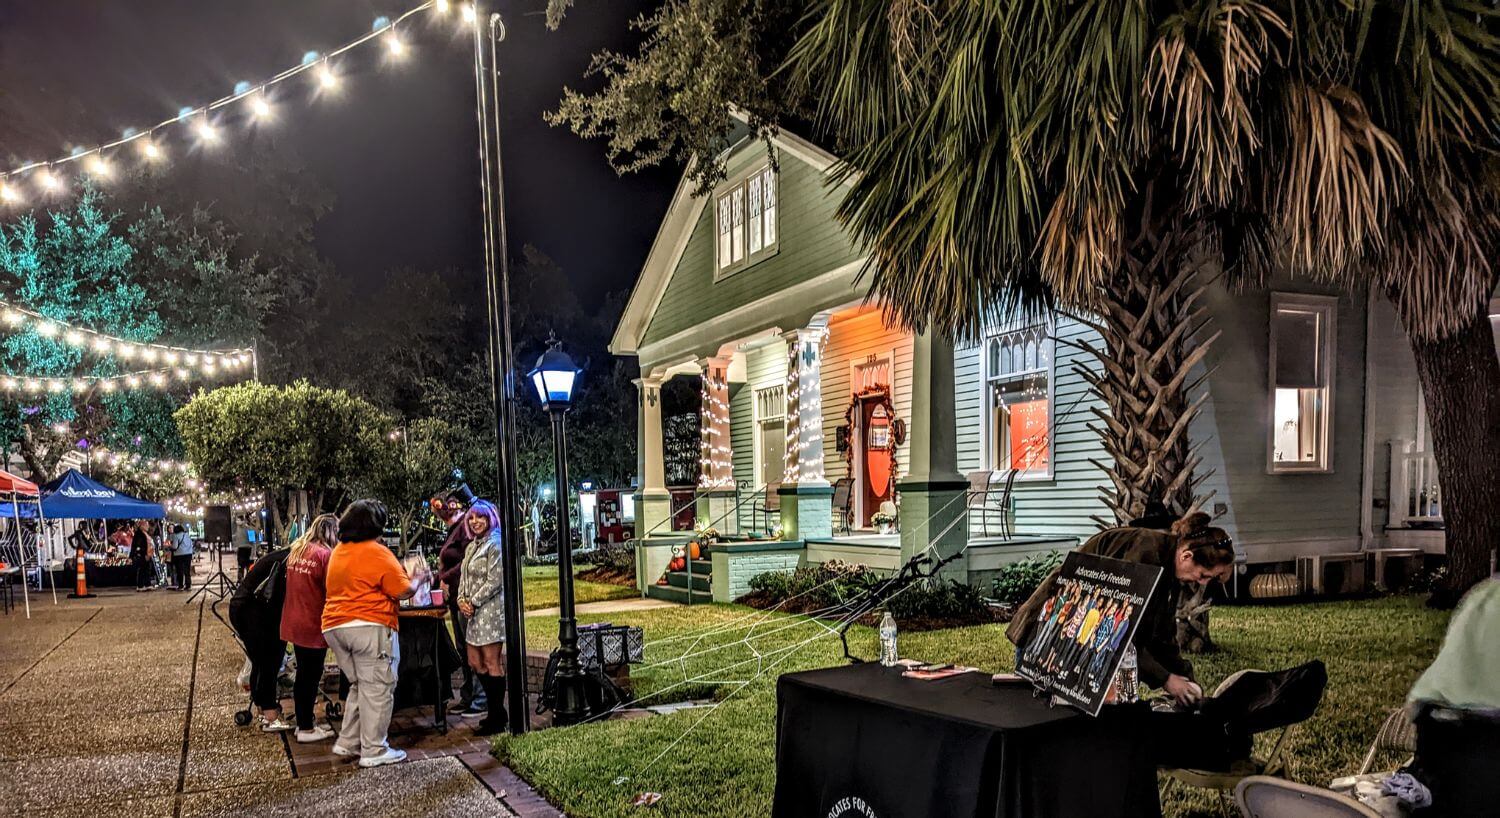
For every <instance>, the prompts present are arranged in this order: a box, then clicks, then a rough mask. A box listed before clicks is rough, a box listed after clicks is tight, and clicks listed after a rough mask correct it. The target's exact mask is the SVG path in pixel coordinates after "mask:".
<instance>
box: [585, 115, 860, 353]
mask: <svg viewBox="0 0 1500 818" xmlns="http://www.w3.org/2000/svg"><path fill="white" fill-rule="evenodd" d="M772 149H773V150H775V151H776V156H777V163H778V179H777V188H778V191H777V193H778V195H777V203H778V204H777V207H778V217H777V226H778V229H777V233H778V245H777V250H776V252H775V254H774V255H771V256H769V257H766V258H764V259H761V260H758V261H757V262H756V263H754V264H751V265H750V266H748V267H744V268H742V269H737V270H735V271H734V272H732V273H731V274H728V275H718V276H716V260H715V256H714V248H715V240H716V238H717V236H716V231H715V213H714V207H713V202H712V197H708V196H704V197H694V196H693V195H692V185H691V183H690V182H689V181H688V179H687V174H684V177H683V179H682V181H681V182H679V184H678V188H677V192H676V194H675V195H674V197H673V201H672V204H671V206H670V207H669V208H668V211H667V216H666V218H665V219H664V220H663V222H662V226H661V229H660V230H659V231H658V233H657V237H656V241H655V242H654V243H653V245H652V248H651V253H650V255H649V256H648V258H647V262H646V266H645V267H644V268H643V270H642V272H641V276H640V279H639V280H638V282H637V284H636V287H635V290H634V291H633V292H632V293H631V297H630V302H629V304H628V305H627V307H626V311H625V315H624V316H622V318H621V320H620V324H619V326H618V328H617V329H616V332H615V336H614V339H613V341H612V343H611V351H612V352H614V353H615V354H617V355H631V354H639V353H640V352H641V348H642V347H645V346H648V345H652V344H660V342H662V341H663V340H664V339H669V338H672V337H673V336H674V335H678V334H680V333H683V332H685V331H688V330H691V329H693V328H694V327H697V326H699V325H701V324H702V323H703V322H704V321H705V319H707V318H709V317H710V316H722V315H724V314H726V313H728V312H730V311H732V310H735V309H737V308H741V307H745V306H747V305H750V304H752V303H755V302H757V301H759V300H761V299H764V298H766V297H767V296H773V295H775V294H777V293H780V292H782V291H785V290H787V289H789V288H791V287H794V286H796V285H798V284H804V283H806V282H809V281H811V280H813V279H816V278H818V277H819V276H823V275H825V274H827V273H830V272H832V271H836V270H844V269H848V268H851V267H857V266H858V262H860V260H861V259H862V255H861V254H860V253H859V251H858V250H857V248H856V246H855V244H854V243H853V242H852V241H851V240H850V238H849V236H848V235H847V233H846V231H844V230H843V229H842V228H841V226H840V225H839V224H838V222H837V220H836V219H835V218H834V212H835V211H836V209H837V207H838V205H839V202H840V201H841V200H842V198H843V191H842V190H841V189H839V188H836V187H831V186H830V185H829V184H828V182H827V180H826V177H825V171H826V170H827V169H828V168H829V167H830V166H831V165H832V164H833V163H834V162H835V161H836V159H835V157H833V156H832V155H831V154H828V153H826V152H825V151H822V150H821V149H819V148H817V147H816V146H813V145H812V144H811V143H808V142H806V141H805V140H802V139H800V138H798V137H796V136H794V135H792V134H789V133H785V132H783V133H780V134H778V135H777V136H776V137H774V138H773V139H772ZM768 161H769V159H768V156H767V151H766V146H765V144H764V143H763V142H760V141H758V140H756V139H754V138H753V137H750V136H749V135H748V130H746V131H745V138H742V139H740V140H739V141H737V142H736V143H735V146H734V147H733V148H731V150H730V152H729V155H728V157H727V160H726V170H727V172H728V175H729V179H731V180H733V179H735V178H742V177H743V176H744V175H746V174H747V173H749V172H751V171H753V170H756V169H758V168H761V167H763V166H765V165H766V163H767V162H768ZM841 292H842V293H844V294H843V295H842V296H841V297H843V298H844V299H845V300H847V298H848V295H847V292H848V291H847V288H845V289H843V290H841ZM643 363H645V362H644V361H643Z"/></svg>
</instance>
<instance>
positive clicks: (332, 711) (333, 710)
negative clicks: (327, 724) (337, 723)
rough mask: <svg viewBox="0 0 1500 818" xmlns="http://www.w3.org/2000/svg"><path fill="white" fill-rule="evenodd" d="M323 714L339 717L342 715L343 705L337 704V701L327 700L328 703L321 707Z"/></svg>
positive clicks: (329, 716) (332, 717) (333, 717)
mask: <svg viewBox="0 0 1500 818" xmlns="http://www.w3.org/2000/svg"><path fill="white" fill-rule="evenodd" d="M323 715H325V716H327V717H328V718H330V719H341V718H343V717H344V706H343V705H342V704H339V703H338V702H329V703H328V705H327V706H326V707H324V708H323Z"/></svg>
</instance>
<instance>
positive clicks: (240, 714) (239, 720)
mask: <svg viewBox="0 0 1500 818" xmlns="http://www.w3.org/2000/svg"><path fill="white" fill-rule="evenodd" d="M250 718H251V717H250V710H249V709H248V708H247V709H245V710H238V711H235V714H234V723H235V725H236V726H238V727H249V726H250Z"/></svg>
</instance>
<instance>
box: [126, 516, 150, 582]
mask: <svg viewBox="0 0 1500 818" xmlns="http://www.w3.org/2000/svg"><path fill="white" fill-rule="evenodd" d="M149 525H151V524H150V523H148V522H146V521H145V520H136V521H135V531H133V532H131V535H130V564H131V565H132V566H133V567H134V568H135V589H136V590H137V591H149V590H151V589H152V587H154V586H155V584H156V566H154V565H152V564H151V558H152V556H153V554H152V553H151V533H150V532H149V531H148V530H147V526H149Z"/></svg>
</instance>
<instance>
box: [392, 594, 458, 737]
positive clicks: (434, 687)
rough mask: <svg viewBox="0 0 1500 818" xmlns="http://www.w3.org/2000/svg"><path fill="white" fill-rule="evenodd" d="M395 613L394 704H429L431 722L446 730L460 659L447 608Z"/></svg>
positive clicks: (441, 729) (440, 730) (407, 610)
mask: <svg viewBox="0 0 1500 818" xmlns="http://www.w3.org/2000/svg"><path fill="white" fill-rule="evenodd" d="M399 617H400V619H401V629H400V631H399V632H398V637H399V638H400V640H401V663H400V667H398V668H397V670H396V692H395V707H396V708H398V709H399V708H402V707H420V706H424V705H429V704H430V705H432V708H433V710H432V722H433V726H434V727H436V728H437V729H438V732H441V733H447V732H448V699H449V697H450V696H451V695H452V692H453V671H455V670H457V669H458V668H459V667H461V666H462V663H463V660H462V659H461V658H460V657H459V655H458V651H457V650H455V649H454V647H453V639H452V637H450V636H449V635H448V609H447V608H446V607H440V608H417V609H411V608H403V609H401V611H400V613H399Z"/></svg>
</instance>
